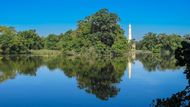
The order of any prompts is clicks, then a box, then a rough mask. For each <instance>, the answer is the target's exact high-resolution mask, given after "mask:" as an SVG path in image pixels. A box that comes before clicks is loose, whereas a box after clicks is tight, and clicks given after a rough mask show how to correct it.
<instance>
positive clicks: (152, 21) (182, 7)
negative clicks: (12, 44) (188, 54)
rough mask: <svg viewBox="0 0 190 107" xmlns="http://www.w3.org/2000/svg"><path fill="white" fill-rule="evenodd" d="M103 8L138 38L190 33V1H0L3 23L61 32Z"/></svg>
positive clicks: (73, 27) (0, 20)
mask: <svg viewBox="0 0 190 107" xmlns="http://www.w3.org/2000/svg"><path fill="white" fill-rule="evenodd" d="M101 8H107V9H109V10H110V11H111V12H115V13H117V14H118V15H119V17H120V18H121V21H120V24H121V26H122V27H123V29H124V30H125V31H126V33H127V26H128V24H129V23H131V24H132V28H133V34H134V38H136V39H139V38H141V37H142V36H143V35H144V34H145V33H147V32H150V31H151V32H157V33H178V34H185V33H190V0H0V10H1V13H0V25H7V26H14V27H16V29H17V30H26V29H36V30H37V32H38V33H39V34H40V35H44V36H45V35H47V34H49V33H56V34H59V33H62V32H65V31H66V30H69V29H75V28H76V25H77V21H78V20H81V19H83V18H84V17H85V16H88V15H91V14H92V13H95V12H96V11H98V10H99V9H101Z"/></svg>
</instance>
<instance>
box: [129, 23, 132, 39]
mask: <svg viewBox="0 0 190 107" xmlns="http://www.w3.org/2000/svg"><path fill="white" fill-rule="evenodd" d="M128 33H129V34H128V40H129V41H131V40H132V28H131V24H129V32H128Z"/></svg>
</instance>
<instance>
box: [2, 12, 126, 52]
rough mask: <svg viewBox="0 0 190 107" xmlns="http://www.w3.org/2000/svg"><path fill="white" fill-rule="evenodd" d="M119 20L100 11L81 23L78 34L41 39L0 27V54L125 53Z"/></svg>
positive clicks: (124, 42)
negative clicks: (38, 51) (41, 52)
mask: <svg viewBox="0 0 190 107" xmlns="http://www.w3.org/2000/svg"><path fill="white" fill-rule="evenodd" d="M119 20H120V19H119V17H118V16H117V15H116V14H115V13H111V12H109V11H108V10H107V9H101V10H99V11H98V12H96V13H95V14H92V15H91V16H88V17H86V18H84V19H83V20H80V21H79V22H78V28H77V29H76V30H69V31H67V32H65V33H62V34H59V35H56V34H50V35H48V36H47V37H41V36H39V35H38V34H37V33H36V31H35V30H26V31H19V32H17V31H16V30H15V29H14V28H13V27H6V26H0V51H1V53H3V54H24V53H29V52H30V50H39V49H49V50H61V51H63V52H64V53H67V54H76V53H85V52H88V53H99V54H118V53H122V52H124V51H127V50H128V42H127V39H126V37H125V36H124V30H123V29H122V28H121V27H120V25H119V24H118V22H119Z"/></svg>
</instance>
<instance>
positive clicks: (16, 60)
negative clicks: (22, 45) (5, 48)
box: [0, 56, 42, 82]
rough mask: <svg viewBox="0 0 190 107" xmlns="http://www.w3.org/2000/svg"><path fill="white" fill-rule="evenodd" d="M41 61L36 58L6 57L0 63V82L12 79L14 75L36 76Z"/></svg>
mask: <svg viewBox="0 0 190 107" xmlns="http://www.w3.org/2000/svg"><path fill="white" fill-rule="evenodd" d="M41 65H42V59H41V58H40V57H37V56H35V57H34V56H6V57H3V58H2V59H1V61H0V72H1V75H0V82H2V81H4V80H7V79H11V78H14V77H15V76H16V74H24V75H36V71H37V68H38V67H39V66H41Z"/></svg>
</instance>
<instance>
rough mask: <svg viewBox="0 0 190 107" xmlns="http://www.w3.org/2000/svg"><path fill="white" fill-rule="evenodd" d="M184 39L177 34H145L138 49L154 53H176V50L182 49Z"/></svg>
mask: <svg viewBox="0 0 190 107" xmlns="http://www.w3.org/2000/svg"><path fill="white" fill-rule="evenodd" d="M182 41H183V38H182V37H181V36H180V35H177V34H171V35H167V34H164V33H163V34H156V33H152V32H149V33H147V34H145V36H144V37H143V39H142V40H141V41H140V42H139V43H138V48H139V49H141V50H149V51H152V52H155V53H157V52H160V51H161V50H169V51H170V52H174V51H175V49H177V48H178V47H181V42H182Z"/></svg>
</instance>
